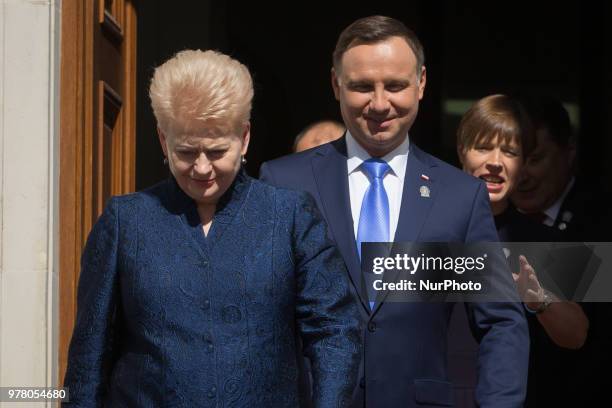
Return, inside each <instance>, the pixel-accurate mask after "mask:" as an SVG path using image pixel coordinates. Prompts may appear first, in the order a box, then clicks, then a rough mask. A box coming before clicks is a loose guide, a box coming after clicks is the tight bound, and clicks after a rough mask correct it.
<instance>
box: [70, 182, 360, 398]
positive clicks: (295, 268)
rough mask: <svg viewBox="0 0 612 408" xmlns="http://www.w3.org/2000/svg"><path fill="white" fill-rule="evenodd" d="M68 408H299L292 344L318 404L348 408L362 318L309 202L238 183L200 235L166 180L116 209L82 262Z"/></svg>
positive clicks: (189, 206) (190, 205) (192, 212)
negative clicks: (307, 368) (308, 371)
mask: <svg viewBox="0 0 612 408" xmlns="http://www.w3.org/2000/svg"><path fill="white" fill-rule="evenodd" d="M81 268H82V269H81V277H80V282H79V289H78V310H77V320H76V326H75V329H74V334H73V337H72V341H71V344H70V350H69V358H68V370H67V373H66V378H65V386H67V387H69V389H70V403H67V404H65V406H69V407H73V406H74V407H77V406H78V407H86V406H87V407H89V406H103V405H106V406H111V407H123V406H129V407H162V406H169V407H170V406H171V407H295V406H297V405H298V384H297V382H298V381H297V377H298V372H297V355H298V354H299V353H301V352H302V351H301V350H298V347H297V346H296V344H297V343H298V337H299V340H300V341H301V342H302V344H303V352H304V353H305V354H306V355H307V356H309V358H310V359H311V361H312V367H313V371H312V376H313V402H314V405H315V406H317V407H336V406H344V404H345V403H347V402H348V401H350V394H351V391H352V390H353V388H354V386H355V383H356V375H357V369H358V365H359V356H360V349H361V340H360V330H361V329H360V327H359V324H360V323H359V314H358V310H357V307H356V304H355V303H354V300H353V298H352V296H351V294H350V291H349V288H348V279H347V272H346V268H345V265H344V263H343V261H342V259H341V257H340V255H339V254H338V252H337V251H336V249H335V248H334V246H333V245H332V244H331V243H330V241H328V239H327V237H326V227H325V224H324V222H323V221H322V218H321V216H320V215H319V213H318V210H317V207H316V204H315V203H314V201H313V200H312V199H311V198H310V196H308V195H307V194H305V193H298V192H293V191H290V190H285V189H280V188H275V187H272V186H269V185H267V184H264V183H262V182H259V181H256V180H253V179H252V178H250V177H248V176H246V175H245V174H244V173H243V172H240V173H239V174H238V176H237V178H236V180H235V181H234V183H233V185H232V186H231V187H230V189H229V190H228V192H226V193H225V194H224V196H223V197H222V198H221V200H220V202H219V204H218V207H217V212H216V213H215V216H214V219H213V222H212V226H211V228H210V231H209V233H208V236H205V235H204V233H203V230H202V225H201V223H200V219H199V217H198V214H197V209H196V205H195V203H194V202H193V200H191V199H190V198H189V197H188V196H187V195H186V194H184V193H183V191H182V190H181V189H180V188H179V187H178V185H177V184H176V182H175V181H174V179H169V180H167V181H165V182H162V183H160V184H158V185H156V186H154V187H152V188H150V189H148V190H145V191H142V192H139V193H134V194H130V195H126V196H121V197H114V198H112V199H111V200H110V202H109V204H108V206H107V207H106V209H105V211H104V213H103V214H102V216H101V217H100V219H99V220H98V222H97V223H96V224H95V226H94V228H93V230H92V232H91V234H90V236H89V239H88V241H87V245H86V248H85V251H84V253H83V257H82V261H81Z"/></svg>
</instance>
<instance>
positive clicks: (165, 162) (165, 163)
mask: <svg viewBox="0 0 612 408" xmlns="http://www.w3.org/2000/svg"><path fill="white" fill-rule="evenodd" d="M167 165H168V158H167V157H165V156H164V166H167Z"/></svg>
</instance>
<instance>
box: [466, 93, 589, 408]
mask: <svg viewBox="0 0 612 408" xmlns="http://www.w3.org/2000/svg"><path fill="white" fill-rule="evenodd" d="M534 144H535V134H534V129H533V126H532V123H531V120H530V118H529V116H528V114H527V113H526V111H525V109H524V108H523V106H522V105H521V103H520V102H519V101H518V100H516V99H513V98H510V97H508V96H506V95H499V94H498V95H490V96H487V97H485V98H482V99H480V100H478V101H477V102H476V103H475V104H474V105H473V106H472V107H471V108H470V109H469V110H468V111H467V112H466V113H465V115H464V116H463V118H462V120H461V122H460V124H459V128H458V131H457V152H458V155H459V159H460V161H461V164H462V165H463V170H464V171H466V172H467V173H470V174H472V175H473V176H475V177H478V178H480V179H482V180H483V181H484V182H485V183H486V185H487V190H488V192H489V198H490V201H491V210H492V212H493V215H494V218H495V224H496V227H497V230H498V233H499V237H500V240H501V241H505V242H538V241H541V242H554V241H558V237H557V236H556V232H555V231H554V230H552V229H550V228H548V227H546V226H544V225H542V224H540V223H537V222H535V221H534V220H531V219H530V218H528V217H527V216H525V215H523V214H521V213H519V212H518V211H517V210H516V208H515V207H514V206H513V205H512V204H511V202H510V195H511V194H512V192H513V191H514V189H515V187H516V185H517V183H518V180H519V176H520V172H521V168H522V166H523V164H524V161H525V158H526V156H527V155H528V154H529V153H530V151H531V150H532V149H533V148H534V147H535V146H534ZM518 268H519V271H518V273H514V272H515V271H513V276H514V281H515V283H516V285H517V289H518V291H519V295H520V296H521V299H522V300H523V302H524V306H525V310H526V311H527V316H528V320H529V328H530V337H531V345H532V347H531V350H532V351H533V350H542V349H543V347H542V346H543V345H544V346H545V347H544V350H546V353H547V354H548V351H549V350H556V349H565V350H566V351H565V353H567V352H568V351H567V350H568V349H569V350H576V349H579V348H580V347H582V345H583V344H584V342H585V340H586V337H587V332H588V327H589V320H588V318H587V317H586V315H585V314H584V312H583V310H582V307H581V306H580V305H579V304H577V303H576V302H568V301H560V300H559V298H558V297H557V296H555V294H553V293H552V292H549V291H548V290H546V289H544V288H543V287H542V286H541V284H540V282H539V280H538V277H537V275H536V272H535V271H534V269H533V267H532V266H531V265H530V264H529V262H528V261H527V259H526V258H525V257H524V256H522V255H521V256H519V265H518ZM562 353H564V352H563V351H562ZM548 359H549V358H548V357H547V358H542V356H536V355H533V354H532V355H531V356H530V366H529V383H528V390H527V404H526V406H530V402H529V401H530V400H531V401H533V400H535V399H540V400H542V399H541V398H535V397H536V395H537V394H538V393H540V394H546V393H550V390H542V389H541V388H538V378H540V379H541V378H543V376H550V375H556V374H559V373H551V372H550V370H549V367H546V366H545V365H546V360H548ZM551 397H552V395H550V394H549V395H548V398H551ZM544 398H546V396H545V395H544ZM531 406H535V405H531Z"/></svg>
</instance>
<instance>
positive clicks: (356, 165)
mask: <svg viewBox="0 0 612 408" xmlns="http://www.w3.org/2000/svg"><path fill="white" fill-rule="evenodd" d="M408 153H410V137H409V135H406V137H405V138H404V141H403V142H402V143H401V144H400V145H399V146H397V147H396V148H395V149H393V150H392V151H390V152H389V153H387V154H386V155H384V156H383V157H381V159H382V160H384V161H386V162H387V164H389V167H391V171H392V172H393V174H395V175H396V176H398V177H400V178H403V176H404V173H405V172H406V162H407V159H408ZM346 155H347V157H348V159H347V165H348V174H351V173H353V172H355V171H360V170H361V169H360V166H361V163H363V162H364V161H366V160H368V159H370V158H371V157H372V156H370V154H369V153H368V152H366V151H365V149H364V148H363V147H361V145H360V144H359V143H358V142H357V141H356V140H355V138H354V137H353V135H351V132H349V131H348V129H347V131H346Z"/></svg>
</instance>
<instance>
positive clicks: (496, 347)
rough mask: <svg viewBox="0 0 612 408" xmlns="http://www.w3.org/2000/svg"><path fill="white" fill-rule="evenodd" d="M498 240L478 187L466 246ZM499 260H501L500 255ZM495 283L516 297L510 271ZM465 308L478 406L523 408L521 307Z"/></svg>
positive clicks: (525, 350) (525, 334) (525, 336)
mask: <svg viewBox="0 0 612 408" xmlns="http://www.w3.org/2000/svg"><path fill="white" fill-rule="evenodd" d="M498 240H499V239H498V236H497V231H496V229H495V224H494V222H493V217H492V216H491V210H490V203H489V197H488V194H487V192H486V190H485V189H484V186H483V185H481V186H480V187H479V189H478V193H477V196H476V199H475V201H474V203H473V208H472V215H471V218H470V225H469V229H468V232H467V235H466V242H468V243H470V242H472V243H473V242H495V241H498ZM499 256H502V255H501V252H500V254H499ZM503 262H505V261H503ZM504 271H505V269H504ZM502 272H503V271H502ZM496 282H498V284H500V285H505V288H500V289H499V290H504V292H506V291H507V292H512V293H516V289H515V287H514V282H513V280H512V276H511V273H510V271H509V270H508V271H507V276H506V274H505V273H503V276H497V277H496ZM517 299H518V297H517ZM466 307H467V314H468V316H469V318H470V323H471V326H472V330H473V332H474V335H475V337H476V338H477V339H478V340H479V343H480V346H479V348H478V367H479V370H478V384H477V386H476V401H477V403H478V406H479V407H482V408H485V407H495V408H505V407H513V408H514V407H516V408H518V407H522V406H523V402H524V399H525V395H526V390H527V372H528V365H529V328H528V326H527V321H526V319H525V315H524V312H523V308H522V304H521V303H520V302H518V301H517V302H481V303H477V302H475V303H469V304H467V305H466Z"/></svg>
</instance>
